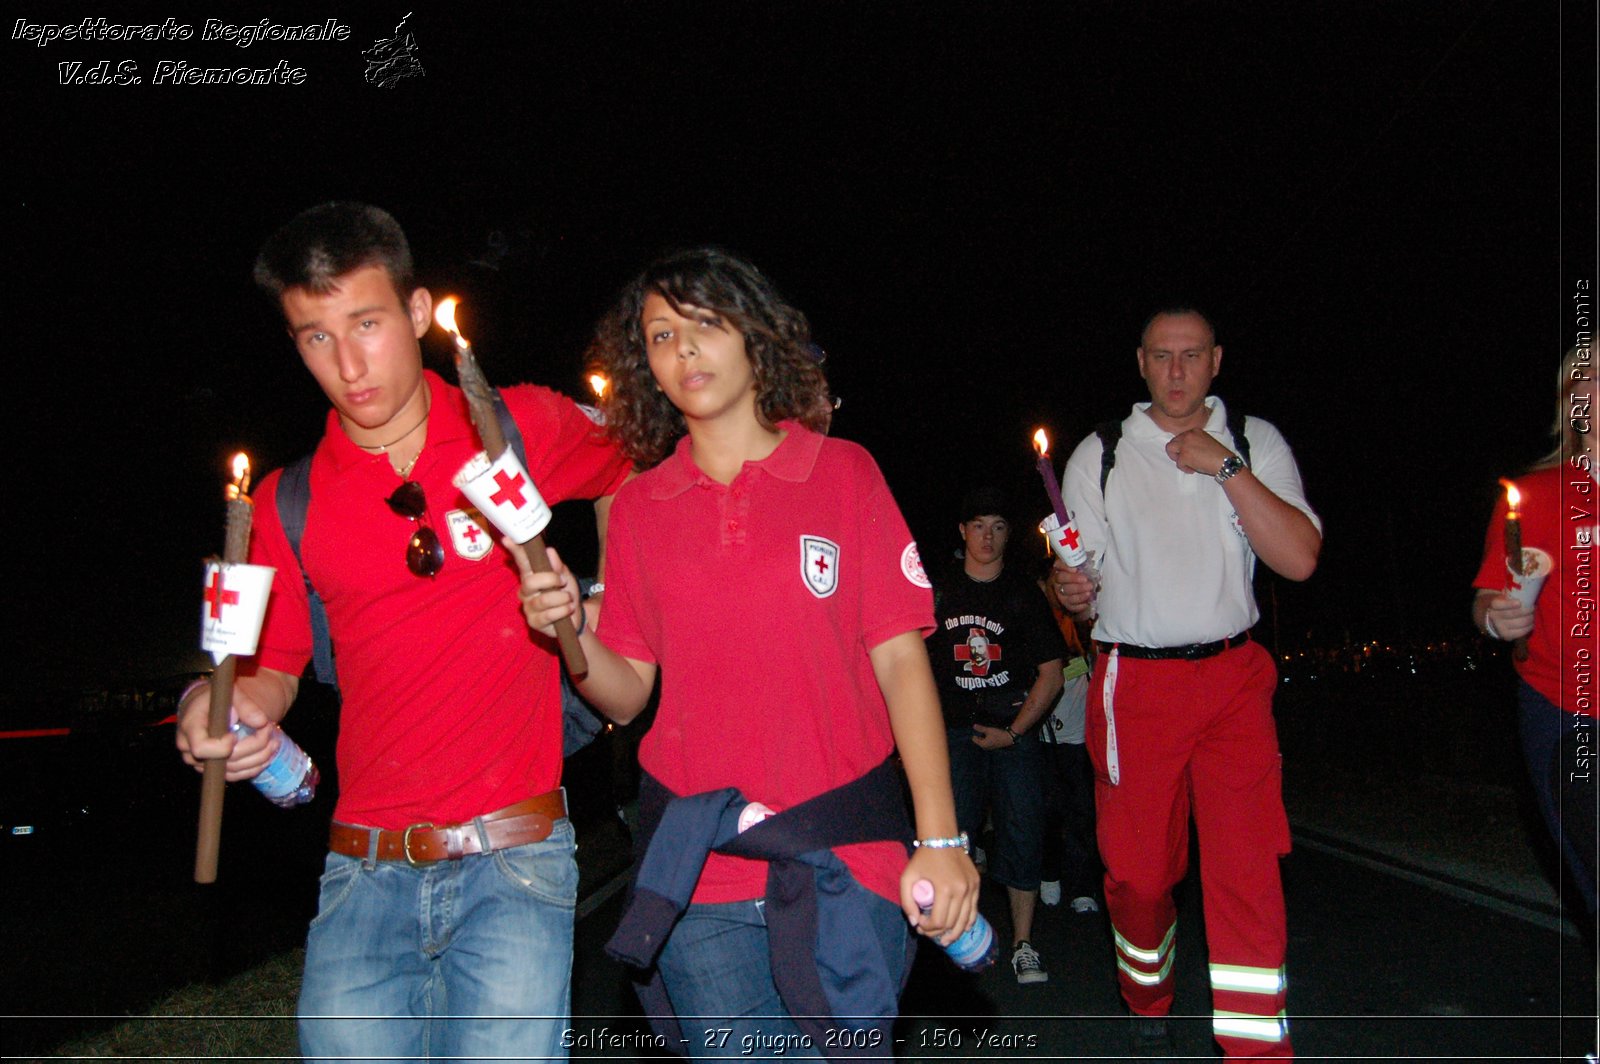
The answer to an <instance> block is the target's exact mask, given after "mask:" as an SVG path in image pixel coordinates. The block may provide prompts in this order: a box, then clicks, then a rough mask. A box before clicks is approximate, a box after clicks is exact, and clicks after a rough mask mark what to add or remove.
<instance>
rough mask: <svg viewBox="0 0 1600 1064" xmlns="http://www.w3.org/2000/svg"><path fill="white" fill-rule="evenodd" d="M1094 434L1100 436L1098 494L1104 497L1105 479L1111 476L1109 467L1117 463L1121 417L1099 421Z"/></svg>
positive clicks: (1120, 435) (1120, 437)
mask: <svg viewBox="0 0 1600 1064" xmlns="http://www.w3.org/2000/svg"><path fill="white" fill-rule="evenodd" d="M1094 434H1095V435H1096V436H1098V437H1100V496H1101V497H1102V498H1104V497H1105V494H1106V480H1107V478H1109V477H1110V476H1111V467H1112V466H1114V465H1116V464H1117V441H1118V440H1120V439H1122V421H1121V419H1112V420H1111V421H1102V422H1100V424H1098V425H1096V426H1095V427H1094Z"/></svg>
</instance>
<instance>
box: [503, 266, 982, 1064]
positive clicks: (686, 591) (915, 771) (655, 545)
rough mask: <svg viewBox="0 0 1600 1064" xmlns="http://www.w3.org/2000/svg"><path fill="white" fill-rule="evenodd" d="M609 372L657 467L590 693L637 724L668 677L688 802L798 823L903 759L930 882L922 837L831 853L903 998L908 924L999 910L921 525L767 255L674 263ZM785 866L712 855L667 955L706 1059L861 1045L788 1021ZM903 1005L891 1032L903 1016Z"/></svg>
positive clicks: (626, 551) (567, 578) (593, 650)
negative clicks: (722, 802)
mask: <svg viewBox="0 0 1600 1064" xmlns="http://www.w3.org/2000/svg"><path fill="white" fill-rule="evenodd" d="M590 355H591V360H592V361H593V362H594V363H595V365H596V368H597V369H598V370H599V371H600V372H602V373H604V374H605V375H606V377H607V378H608V379H609V381H610V387H609V388H608V389H607V392H606V396H605V400H604V412H605V415H606V431H607V432H608V433H609V434H610V435H611V436H612V437H613V438H614V439H616V440H617V441H618V442H619V443H620V445H621V447H622V449H623V450H624V451H625V452H626V453H627V454H628V455H629V456H630V457H631V458H632V459H633V460H634V462H635V464H636V466H637V467H638V468H639V469H640V470H642V472H641V473H640V474H639V475H638V476H637V477H636V478H635V479H634V480H632V481H630V482H629V483H628V484H626V485H624V486H623V488H622V489H621V490H620V491H619V492H618V493H617V495H616V498H615V501H614V503H613V505H612V510H611V516H610V525H609V532H608V542H607V547H606V570H605V571H606V579H607V583H608V584H609V586H610V590H609V593H608V594H607V595H606V597H605V607H604V619H603V620H601V619H600V613H599V609H598V606H597V604H596V603H595V601H594V599H592V598H591V599H590V600H589V605H588V607H587V613H588V616H587V621H588V623H586V624H585V625H584V626H583V633H582V635H581V636H580V638H581V639H582V643H583V648H584V651H585V653H586V654H587V655H588V659H589V673H588V675H587V676H585V677H583V678H581V679H579V681H578V686H579V689H580V690H581V691H582V693H583V695H584V697H585V698H587V699H588V700H589V701H590V702H591V703H592V704H594V705H595V706H596V707H598V708H599V709H601V710H602V711H603V712H605V713H606V714H607V715H608V716H610V717H611V719H613V720H615V721H618V722H622V723H626V722H627V721H629V720H632V719H633V718H634V717H635V716H636V715H637V714H638V713H639V712H640V711H641V710H642V709H643V708H644V706H645V704H646V702H647V701H648V699H649V698H650V696H651V693H652V690H653V688H654V686H655V683H656V680H657V673H658V670H659V673H660V681H661V693H660V703H659V707H658V710H657V715H656V719H655V722H654V724H653V725H652V727H651V731H650V733H649V734H648V735H647V736H646V737H645V739H644V740H643V742H642V744H641V747H640V755H639V760H640V764H641V766H642V767H643V768H644V770H645V771H646V773H647V774H648V776H649V778H650V780H651V781H652V786H654V785H657V784H659V786H660V787H661V788H662V789H663V790H662V793H664V794H669V795H672V796H679V797H682V796H690V795H701V794H705V793H706V792H712V791H718V790H721V789H723V788H733V789H735V790H736V791H737V792H738V794H739V798H738V799H737V800H738V801H740V802H743V801H749V802H752V803H761V804H762V805H764V806H766V807H769V808H771V809H772V810H774V811H776V813H777V814H778V815H779V817H780V818H781V815H782V814H783V812H784V811H785V810H786V809H789V808H793V807H794V806H797V805H800V804H801V803H803V802H806V801H808V800H811V799H814V798H816V797H817V796H818V795H825V794H827V793H829V792H833V791H836V790H838V789H840V788H844V787H848V786H851V785H852V783H853V782H859V781H860V780H861V779H863V778H864V777H867V776H868V775H869V774H871V772H872V770H873V769H874V768H881V765H882V763H883V762H884V761H885V759H886V758H888V757H889V756H890V755H891V754H892V753H893V752H894V750H895V749H896V748H897V749H898V751H899V755H900V760H901V764H902V765H903V767H904V773H905V779H906V781H907V783H908V784H909V788H910V793H911V796H912V801H913V805H914V807H915V838H916V840H917V841H918V843H919V845H918V846H917V847H916V848H915V849H914V851H913V853H912V855H911V858H910V861H909V863H908V862H907V859H906V850H905V847H904V842H903V839H904V837H905V836H904V834H900V835H899V838H898V840H896V841H889V840H888V839H887V837H886V836H883V835H876V836H873V837H872V839H871V840H870V841H862V842H852V843H851V844H848V845H839V846H833V847H830V848H831V850H832V853H833V855H834V856H835V857H837V858H838V860H839V861H840V862H842V865H843V866H844V868H846V869H848V872H849V879H851V880H853V882H852V883H850V884H849V889H850V890H851V891H857V892H859V896H857V897H855V898H854V899H853V901H855V902H857V903H859V904H860V905H861V907H862V909H863V910H864V911H866V912H867V913H868V914H869V915H870V920H871V923H870V926H871V927H872V928H873V929H874V930H875V932H876V936H877V938H878V940H879V949H880V951H881V959H882V960H883V961H884V965H885V967H886V969H887V971H888V975H889V977H890V978H891V979H892V980H893V981H894V992H895V993H896V994H897V993H898V989H899V987H900V986H901V985H903V982H904V976H905V967H906V957H907V950H906V945H907V941H908V940H907V937H906V926H907V924H908V923H909V924H910V925H911V926H913V927H915V928H916V929H917V930H918V931H919V932H920V933H922V934H924V935H933V936H937V937H938V938H940V939H950V938H954V937H955V935H956V934H959V933H960V932H962V931H964V930H965V929H966V928H968V927H969V926H970V925H971V924H972V922H973V920H974V918H975V915H976V906H977V896H978V874H977V871H976V869H975V868H974V867H973V865H972V862H971V861H970V860H969V859H968V857H967V855H966V852H965V849H964V847H963V844H964V840H961V839H960V836H959V834H958V831H957V826H956V818H955V809H954V804H953V801H952V798H951V791H950V775H949V766H948V762H947V754H946V749H945V738H944V727H943V723H942V718H941V716H940V713H939V703H938V696H937V693H936V689H935V686H934V682H933V677H932V673H931V671H930V668H929V665H928V659H927V654H926V651H925V650H924V648H923V635H924V633H925V632H926V631H928V630H929V629H930V628H931V625H932V597H931V591H930V590H929V584H928V580H927V578H926V576H925V575H924V573H923V570H922V566H921V563H920V561H919V559H918V556H917V552H916V545H915V543H914V542H913V541H912V539H911V535H910V532H909V531H908V529H907V527H906V524H905V521H904V519H903V518H902V517H901V515H900V512H899V509H898V507H897V506H896V505H895V503H894V500H893V498H892V496H891V495H890V493H889V490H888V487H887V485H886V484H885V483H884V481H883V477H882V474H881V473H880V472H879V471H878V468H877V465H876V463H874V462H873V460H872V458H871V457H870V456H869V455H868V454H867V452H866V451H865V450H863V449H862V448H860V447H859V446H857V445H855V444H853V443H848V442H845V441H841V440H836V439H831V438H828V437H827V436H826V435H825V434H826V432H827V429H828V424H829V420H830V418H831V416H832V412H833V403H832V400H831V398H830V396H829V393H828V387H827V382H826V380H825V378H824V376H823V373H822V368H821V365H820V354H819V352H818V349H817V348H816V347H815V346H814V345H813V344H812V343H811V333H810V327H809V325H808V323H807V321H806V318H805V316H804V315H803V314H802V313H800V311H798V310H796V309H795V308H794V307H792V306H790V305H789V304H788V303H786V302H785V301H784V300H783V299H782V298H781V297H780V296H779V295H778V293H777V292H776V291H775V290H774V288H773V286H772V285H771V283H770V282H769V281H768V280H767V278H766V277H765V276H763V275H762V274H761V273H760V271H758V270H757V269H756V268H755V266H753V265H752V264H751V263H749V262H747V261H745V260H744V259H742V258H739V257H737V256H735V255H732V254H730V253H728V252H725V251H722V250H719V249H715V248H703V249H696V250H692V251H687V252H682V253H679V254H676V255H672V256H669V257H667V258H664V259H662V260H660V261H658V262H656V263H654V264H653V265H651V266H650V267H649V268H648V269H646V270H645V271H644V272H643V273H642V274H640V275H639V276H638V277H637V278H635V279H634V281H633V282H632V283H631V284H629V285H628V286H627V288H626V289H624V291H623V293H622V295H621V297H620V299H619V300H618V302H617V304H616V306H615V307H614V308H613V309H612V310H611V312H610V313H609V314H608V315H607V316H606V317H605V318H604V319H603V320H602V322H601V323H600V325H599V327H598V330H597V333H596V338H595V341H594V344H593V346H592V348H591V352H590ZM551 561H552V565H553V568H554V572H553V573H548V574H537V573H532V572H525V573H524V574H523V579H522V586H521V597H522V601H523V610H524V613H525V614H526V616H527V619H528V622H529V624H530V625H532V626H533V627H534V628H535V629H538V630H540V631H544V632H546V633H548V632H549V631H550V625H551V624H552V623H553V622H554V621H556V620H557V619H559V618H562V617H568V616H572V615H573V614H574V613H575V612H576V611H578V610H579V609H582V608H584V607H583V606H582V605H581V604H580V603H579V600H578V594H577V586H576V583H575V582H574V579H573V577H572V575H571V574H570V573H569V572H568V571H567V570H566V568H565V567H564V566H563V565H562V564H561V562H560V559H559V558H558V557H556V555H555V552H554V551H552V552H551ZM880 776H881V773H880ZM895 804H898V800H896V803H895ZM644 805H645V801H644V799H643V798H642V799H641V808H643V806H644ZM846 819H848V817H847V818H846ZM773 824H774V825H775V826H776V825H777V824H778V821H777V820H775V821H774V822H773ZM652 830H653V825H652ZM662 835H665V832H663V833H662ZM752 838H754V836H752ZM681 845H682V840H681V839H679V838H672V839H668V838H665V837H662V836H657V837H656V838H655V839H654V840H653V842H652V846H653V847H668V848H669V850H670V849H671V848H673V847H679V846H681ZM767 871H768V866H767V863H766V862H764V861H759V860H752V859H749V858H746V857H739V856H730V855H726V854H722V853H716V852H713V853H711V854H710V855H709V857H708V858H707V859H706V861H705V864H704V866H703V868H700V870H699V874H698V877H697V878H696V879H695V881H694V885H693V896H692V899H691V904H689V906H688V908H687V912H686V913H685V915H684V916H683V917H682V919H680V920H678V922H677V923H676V925H675V926H674V927H673V930H672V932H671V936H670V938H669V939H668V941H667V943H666V945H665V947H664V948H663V949H662V950H661V953H660V956H659V958H658V961H657V969H658V971H659V974H660V976H661V981H662V983H664V986H665V991H666V994H667V996H668V998H670V1005H671V1007H672V1009H673V1011H675V1012H676V1013H677V1014H678V1015H679V1016H680V1017H686V1016H691V1015H692V1016H695V1017H697V1020H696V1022H695V1024H694V1025H693V1027H692V1029H690V1028H688V1027H685V1028H684V1030H683V1034H684V1036H685V1037H688V1038H689V1039H690V1042H691V1050H692V1053H691V1055H693V1056H697V1057H699V1056H718V1055H739V1054H740V1053H746V1054H747V1053H749V1052H750V1051H751V1050H752V1048H763V1047H771V1046H774V1045H776V1044H777V1041H776V1040H779V1039H783V1040H785V1047H784V1050H785V1051H786V1052H788V1053H794V1052H796V1051H797V1050H802V1049H808V1048H809V1049H812V1050H815V1051H817V1052H821V1053H827V1054H828V1055H830V1056H831V1055H835V1054H834V1053H833V1052H832V1050H835V1049H838V1048H840V1047H839V1046H837V1045H835V1046H826V1045H822V1044H820V1043H819V1042H818V1039H817V1037H816V1035H817V1034H818V1032H817V1030H816V1028H815V1027H807V1026H805V1025H804V1024H802V1025H801V1026H800V1027H798V1028H797V1027H795V1026H794V1021H792V1020H790V1019H789V1018H788V1017H787V1015H786V1012H788V1011H791V1008H790V1006H793V1005H794V1002H792V1001H791V1002H790V1003H789V1005H788V1006H786V1004H785V1002H784V1000H783V998H782V997H781V996H780V994H779V992H778V990H777V987H776V985H775V982H774V978H775V976H774V972H773V970H772V965H771V964H769V956H768V945H769V943H768V934H767V930H768V928H767V922H766V915H767V914H768V912H769V910H768V909H767V908H766V899H765V894H766V891H767ZM690 874H691V876H692V875H693V872H692V870H691V873H690ZM920 879H927V880H930V881H931V882H932V883H933V885H934V888H935V902H934V904H933V906H932V908H931V910H930V911H928V912H926V913H923V912H920V911H919V909H918V906H917V905H916V903H915V902H914V901H913V898H912V885H913V884H914V883H915V882H916V881H917V880H920ZM642 886H643V885H641V887H642ZM626 926H627V922H626V920H625V921H624V927H626ZM619 937H620V936H619ZM839 945H841V946H846V947H848V949H853V948H856V947H857V946H858V945H859V944H858V943H840V944H839ZM820 948H821V949H822V950H823V951H824V952H826V951H827V950H828V948H829V946H828V944H827V943H824V944H822V946H821V947H820ZM848 949H847V951H848ZM780 953H781V951H780ZM773 959H774V960H775V961H776V962H777V963H778V965H779V966H780V967H783V966H785V965H786V964H787V963H788V962H789V961H794V960H803V961H804V962H805V963H812V958H809V957H807V958H798V959H797V958H785V957H783V956H781V955H780V956H778V957H776V958H773ZM829 963H835V959H833V958H829ZM778 978H779V981H780V982H781V981H782V978H783V977H782V976H781V975H780V976H779V977H778ZM835 1003H836V1004H837V1001H836V1002H835ZM887 1008H888V1010H889V1013H890V1015H889V1016H888V1020H889V1021H892V1013H893V1009H894V1002H893V999H892V998H891V999H890V1001H889V1003H888V1006H887ZM774 1017H776V1018H774ZM880 1019H881V1017H880ZM852 1023H858V1021H852ZM869 1026H870V1025H869ZM877 1029H878V1030H883V1031H886V1030H887V1026H886V1024H880V1025H879V1027H878V1028H877ZM864 1033H866V1032H864V1031H862V1030H857V1031H856V1032H855V1034H854V1036H853V1037H854V1038H855V1039H856V1040H857V1042H859V1041H860V1039H861V1037H862V1035H863V1034H864ZM702 1035H704V1037H702ZM799 1035H809V1036H811V1037H810V1039H809V1042H808V1041H807V1040H806V1039H803V1038H800V1037H798V1036H799ZM845 1037H846V1038H850V1037H852V1036H850V1035H848V1034H847V1035H846V1036H845ZM874 1037H876V1036H874ZM844 1048H846V1049H848V1048H850V1047H848V1046H846V1047H844ZM855 1048H857V1049H858V1050H860V1049H867V1050H871V1049H873V1048H876V1049H878V1050H879V1051H880V1052H882V1051H884V1050H886V1049H887V1048H888V1047H887V1046H886V1045H882V1046H877V1047H873V1046H870V1045H867V1046H861V1045H859V1044H858V1045H857V1046H856V1047H855ZM802 1055H803V1054H802Z"/></svg>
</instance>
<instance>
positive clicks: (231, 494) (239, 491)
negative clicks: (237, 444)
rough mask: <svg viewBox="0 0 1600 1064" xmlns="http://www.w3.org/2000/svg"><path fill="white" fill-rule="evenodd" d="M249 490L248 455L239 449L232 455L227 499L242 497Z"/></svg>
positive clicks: (230, 500)
mask: <svg viewBox="0 0 1600 1064" xmlns="http://www.w3.org/2000/svg"><path fill="white" fill-rule="evenodd" d="M249 491H250V456H249V455H247V454H245V453H244V452H243V451H240V452H239V453H238V454H236V455H234V456H233V483H232V484H229V485H228V501H229V502H232V501H233V500H235V499H242V498H244V497H245V495H247V494H248V493H249Z"/></svg>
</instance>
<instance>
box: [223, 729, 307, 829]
mask: <svg viewBox="0 0 1600 1064" xmlns="http://www.w3.org/2000/svg"><path fill="white" fill-rule="evenodd" d="M228 730H229V731H231V732H233V734H235V735H237V736H238V737H239V738H241V739H243V738H244V737H245V736H247V735H254V734H255V733H256V730H255V729H254V728H252V727H250V725H248V724H241V723H240V722H239V721H237V720H235V721H234V722H233V723H232V724H230V725H229V726H228ZM321 779H322V774H321V773H320V772H318V771H317V766H316V765H315V764H314V763H313V762H312V760H311V755H310V754H308V753H306V752H305V751H304V750H302V749H301V748H300V744H299V743H297V742H295V741H294V740H293V739H291V738H289V736H288V734H287V733H285V732H284V731H283V729H282V728H280V729H278V752H277V753H276V754H274V755H273V757H272V760H271V761H269V762H268V763H267V767H266V768H264V769H262V770H261V772H260V774H259V775H257V776H256V778H255V779H253V780H251V781H250V782H251V783H253V784H255V785H256V790H258V791H260V792H261V795H262V797H264V798H265V799H266V800H267V801H269V802H271V803H272V804H273V805H275V806H278V807H279V808H282V809H293V808H294V807H295V806H297V805H305V804H306V803H307V802H309V801H311V799H312V797H313V796H314V795H315V794H316V793H317V784H318V783H319V782H320V781H321Z"/></svg>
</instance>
